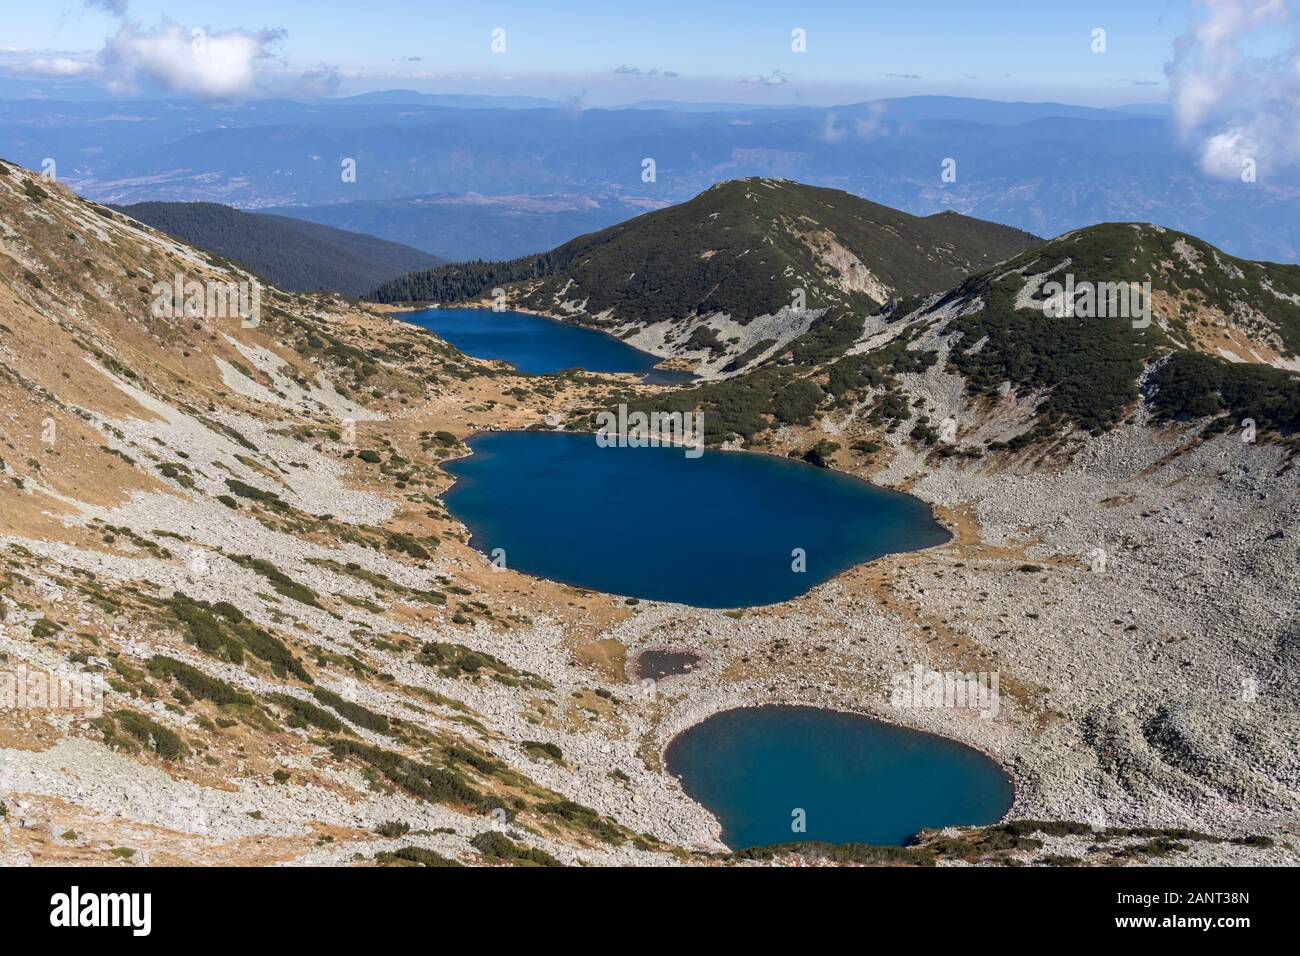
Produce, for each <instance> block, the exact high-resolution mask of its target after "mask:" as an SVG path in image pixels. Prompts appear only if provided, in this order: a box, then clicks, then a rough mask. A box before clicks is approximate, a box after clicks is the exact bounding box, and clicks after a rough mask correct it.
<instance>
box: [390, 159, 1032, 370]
mask: <svg viewBox="0 0 1300 956" xmlns="http://www.w3.org/2000/svg"><path fill="white" fill-rule="evenodd" d="M1038 243H1039V240H1038V239H1036V238H1035V237H1034V236H1031V235H1029V234H1028V233H1024V232H1021V231H1020V230H1017V229H1010V228H1008V227H1005V226H999V225H997V224H995V223H990V222H984V221H982V220H979V219H971V218H969V217H967V216H961V215H957V214H956V213H942V214H939V215H935V216H928V217H917V216H910V215H908V214H907V213H903V212H899V211H897V210H895V209H890V208H888V207H886V206H880V205H877V204H876V203H872V202H868V201H867V200H865V199H859V198H858V197H856V196H851V195H849V194H848V193H844V192H840V191H838V190H834V189H820V188H817V187H813V186H805V185H802V184H799V183H794V182H790V181H788V180H781V179H742V180H734V181H731V182H725V183H720V184H718V185H716V186H714V187H712V188H711V189H708V190H706V191H705V192H703V193H701V194H700V195H699V196H697V197H695V198H694V199H692V200H690V201H689V202H684V203H681V204H680V205H676V206H671V207H669V208H667V209H662V210H658V211H656V212H652V213H647V214H646V215H644V216H639V217H637V218H635V219H631V220H628V221H627V222H624V223H620V224H618V225H616V226H611V227H610V228H608V229H604V230H602V231H600V232H596V233H592V234H591V235H587V236H581V237H579V238H577V239H575V240H573V241H572V242H569V243H566V244H565V245H562V246H560V247H558V248H556V249H553V250H551V251H550V252H548V253H546V254H544V255H542V256H534V257H530V258H527V259H520V260H515V261H514V262H508V263H462V264H459V265H453V266H445V267H442V268H438V269H433V270H429V271H426V272H421V273H416V274H413V275H410V276H406V277H404V278H402V279H400V280H396V281H394V282H391V283H386V284H385V285H382V286H380V287H379V288H378V289H377V290H376V291H375V293H374V298H375V299H376V300H377V301H380V302H385V303H393V302H402V301H416V300H428V301H437V302H449V301H457V300H467V299H476V298H478V297H480V296H482V295H490V294H491V293H492V290H493V289H494V288H501V289H503V292H504V294H505V298H506V300H507V301H508V302H509V303H510V304H511V305H513V306H516V307H519V308H523V309H525V310H528V311H534V312H542V313H545V314H548V315H556V316H560V317H562V318H565V319H567V320H569V321H573V322H579V323H582V324H584V325H589V326H592V327H595V328H599V329H602V330H604V331H608V332H611V333H613V334H615V335H618V336H619V337H621V338H625V339H627V340H628V341H630V342H631V343H632V344H634V345H636V346H637V347H639V348H642V349H645V350H647V351H650V352H653V353H654V354H657V355H663V356H686V357H689V358H690V359H692V360H693V361H694V362H696V363H697V364H698V365H700V366H702V367H703V368H704V369H707V370H709V371H718V370H720V369H722V368H723V367H724V366H727V365H729V364H731V363H732V362H733V361H734V360H735V359H736V357H737V356H740V355H743V354H746V353H753V351H754V349H755V348H756V347H757V346H758V345H759V344H760V343H764V344H765V348H764V351H767V352H770V351H772V350H774V349H777V348H778V347H780V346H782V345H784V344H786V343H788V342H789V341H790V339H791V338H793V337H794V336H796V335H798V334H800V333H802V332H804V331H806V330H807V329H808V327H809V325H810V324H811V323H812V322H813V321H814V320H815V319H817V318H819V317H820V316H822V315H825V314H827V313H828V312H838V311H841V310H844V309H853V310H856V311H860V312H871V311H876V310H877V309H879V308H880V307H881V306H882V305H884V304H885V303H886V302H888V301H890V300H891V299H897V298H903V297H908V296H914V295H919V294H923V293H930V292H939V291H942V290H945V289H948V288H951V287H952V286H953V285H955V284H957V283H958V282H959V281H961V280H962V279H963V278H965V277H966V276H968V275H970V274H971V273H973V272H976V271H978V270H980V269H982V268H985V267H987V266H990V265H992V264H994V263H996V262H998V261H1000V260H1002V259H1006V258H1009V257H1011V256H1013V255H1015V254H1016V253H1019V252H1022V251H1024V250H1026V249H1029V248H1032V247H1034V246H1036V245H1037V244H1038ZM741 364H744V363H741Z"/></svg>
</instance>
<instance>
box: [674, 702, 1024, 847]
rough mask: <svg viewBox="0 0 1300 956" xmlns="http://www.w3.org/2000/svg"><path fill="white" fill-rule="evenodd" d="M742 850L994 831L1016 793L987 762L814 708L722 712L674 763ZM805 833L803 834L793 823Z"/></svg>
mask: <svg viewBox="0 0 1300 956" xmlns="http://www.w3.org/2000/svg"><path fill="white" fill-rule="evenodd" d="M664 759H665V763H666V764H667V767H668V771H669V772H670V773H672V774H675V775H676V776H678V777H680V778H681V781H682V787H683V789H684V790H685V791H686V792H687V794H689V795H690V797H691V799H693V800H695V801H696V802H697V803H699V804H701V805H702V806H704V807H707V808H708V809H709V810H710V811H711V812H712V813H713V815H714V816H716V817H717V818H718V820H719V822H720V823H721V824H722V839H723V842H724V843H726V844H727V846H729V847H731V848H732V849H743V848H746V847H751V846H769V845H771V844H774V843H791V842H798V841H803V840H821V841H825V842H828V843H872V844H876V845H882V846H883V845H892V846H898V845H902V844H903V843H904V842H906V841H907V839H908V838H909V837H911V836H914V835H915V834H916V833H917V832H918V831H920V830H922V829H924V828H926V827H941V826H955V825H972V826H974V825H984V824H990V823H996V822H997V821H998V820H999V819H1001V818H1002V816H1003V814H1005V813H1006V812H1007V810H1008V809H1010V807H1011V803H1012V801H1013V799H1014V798H1015V791H1014V787H1013V785H1012V783H1011V780H1010V778H1009V777H1008V776H1007V775H1006V773H1005V772H1004V771H1003V770H1002V769H1001V768H1000V767H999V766H998V765H997V764H996V763H994V762H993V761H992V760H990V759H989V758H988V757H986V756H985V755H984V754H982V753H980V752H979V751H977V750H974V749H972V748H970V747H967V746H965V745H964V744H959V743H957V742H956V741H953V740H947V739H945V738H943V737H935V736H932V735H930V734H923V733H920V732H918V731H914V730H908V729H906V728H902V727H895V726H893V725H891V724H886V723H883V722H881V721H878V720H872V719H871V718H869V717H862V716H859V715H856V714H844V713H838V712H835V711H830V710H822V709H819V708H815V707H746V708H741V709H737V710H728V711H723V712H722V713H720V714H716V715H714V716H713V717H710V718H709V719H708V720H705V721H704V722H703V723H700V724H697V725H696V726H694V727H691V728H689V729H688V730H686V731H685V732H683V733H681V734H679V735H678V736H677V737H675V738H673V740H672V742H671V743H670V744H669V746H668V750H667V752H666V753H665V755H664ZM796 809H801V810H803V811H804V812H805V820H806V826H807V830H806V832H804V833H797V832H794V831H793V830H792V828H791V824H792V821H793V819H794V818H793V817H792V813H793V812H794V810H796Z"/></svg>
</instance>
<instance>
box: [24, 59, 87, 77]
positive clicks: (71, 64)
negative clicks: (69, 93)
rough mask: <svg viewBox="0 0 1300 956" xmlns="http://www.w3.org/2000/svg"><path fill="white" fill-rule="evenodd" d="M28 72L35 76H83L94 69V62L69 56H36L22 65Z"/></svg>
mask: <svg viewBox="0 0 1300 956" xmlns="http://www.w3.org/2000/svg"><path fill="white" fill-rule="evenodd" d="M24 69H25V70H26V72H28V73H34V74H36V75H37V76H84V75H85V74H87V73H93V72H94V71H95V64H94V63H88V62H86V61H85V60H74V59H72V58H71V57H66V56H56V57H37V58H36V59H34V60H31V61H29V62H28V63H26V64H25V65H24Z"/></svg>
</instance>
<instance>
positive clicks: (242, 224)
mask: <svg viewBox="0 0 1300 956" xmlns="http://www.w3.org/2000/svg"><path fill="white" fill-rule="evenodd" d="M113 208H115V209H117V210H119V211H120V212H123V213H125V214H126V215H128V216H130V217H132V218H133V219H137V220H139V221H140V222H143V223H145V224H146V225H150V226H153V227H154V228H155V229H158V230H159V231H161V232H165V233H167V235H169V236H172V237H173V238H175V239H179V240H181V241H182V242H184V243H187V244H189V245H192V246H197V247H198V248H200V249H206V250H208V251H209V252H215V253H216V254H218V255H220V256H223V257H225V258H226V259H231V260H233V261H235V262H238V263H239V264H241V265H243V266H244V267H246V268H247V269H249V270H250V271H251V272H253V273H255V274H257V275H259V276H261V277H262V278H264V279H266V280H268V281H269V282H271V283H273V284H275V285H277V286H279V287H280V288H282V289H288V290H290V291H293V292H340V293H343V294H344V295H351V296H359V295H362V294H364V293H365V292H367V291H369V290H370V289H372V288H374V287H375V285H376V284H378V283H382V282H385V281H387V280H388V279H391V278H393V277H394V276H399V275H402V274H404V273H406V272H408V271H411V270H413V269H424V268H430V267H432V266H436V265H438V264H440V263H441V262H442V260H440V259H438V258H437V257H436V256H431V255H429V254H428V253H426V252H421V251H420V250H419V249H412V248H411V247H409V246H403V245H400V244H399V243H396V242H389V241H387V240H384V239H376V238H375V237H374V236H367V235H363V234H361V233H358V232H348V231H346V230H343V229H334V228H331V227H329V226H321V225H317V224H316V223H311V222H304V221H302V220H300V219H288V218H285V217H283V216H268V215H263V214H260V213H248V212H241V211H240V210H238V209H231V208H230V207H229V206H221V205H218V204H216V203H206V202H195V203H184V202H177V203H160V202H150V203H136V204H135V205H131V206H115V207H113Z"/></svg>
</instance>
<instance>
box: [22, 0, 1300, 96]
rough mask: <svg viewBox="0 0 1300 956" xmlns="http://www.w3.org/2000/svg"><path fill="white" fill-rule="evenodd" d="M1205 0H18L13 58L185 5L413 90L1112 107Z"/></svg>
mask: <svg viewBox="0 0 1300 956" xmlns="http://www.w3.org/2000/svg"><path fill="white" fill-rule="evenodd" d="M1287 2H1289V0H1287ZM114 5H117V6H118V7H119V8H121V7H125V16H124V17H118V16H114V15H113V14H111V13H110V12H108V11H107V10H106V9H101V8H111V7H113V6H114ZM1190 6H1191V0H1090V2H1089V3H1087V4H1083V3H1055V2H1045V0H1037V2H1034V0H980V2H968V0H908V2H905V3H898V2H897V0H894V2H822V3H817V2H810V3H808V2H806V3H793V2H789V0H785V2H775V0H747V2H735V0H721V2H718V0H714V2H702V0H691V2H681V0H649V2H645V3H636V2H611V0H603V2H594V0H570V2H565V0H554V2H549V3H540V2H536V0H529V2H497V3H481V2H464V0H462V2H455V3H447V2H438V0H433V2H430V0H315V2H309V0H280V2H273V0H91V2H89V3H86V2H83V0H54V2H53V3H47V4H22V5H14V6H13V7H11V8H10V10H9V11H8V13H7V16H6V23H5V33H4V36H3V38H0V47H3V48H5V49H6V51H7V52H6V58H5V60H3V61H0V62H3V64H4V65H5V67H6V69H7V70H8V71H9V72H10V73H15V72H21V71H22V70H23V69H26V68H30V69H35V70H37V71H38V72H44V73H45V74H47V75H49V74H52V73H56V72H59V71H62V72H63V73H71V72H73V71H75V70H77V69H80V68H79V67H78V66H76V64H77V63H80V62H83V61H87V62H88V61H92V60H94V59H95V58H97V57H98V56H99V51H101V50H102V49H103V48H104V47H105V43H106V40H107V39H108V38H109V37H111V36H113V35H115V34H117V33H118V32H119V31H120V30H122V29H124V27H125V28H128V29H131V30H133V31H135V32H134V34H133V36H134V37H135V38H137V39H138V38H139V36H141V35H148V34H149V33H150V32H151V31H156V30H157V29H158V27H159V25H160V24H161V23H162V22H163V18H167V19H168V20H170V21H172V22H173V23H175V24H178V25H180V26H181V27H183V28H184V29H185V31H186V33H187V34H188V31H189V30H191V29H192V28H196V27H202V28H204V29H206V30H208V31H210V32H212V33H213V35H214V36H215V35H218V34H220V33H222V32H224V31H241V32H243V33H252V34H259V33H260V31H283V36H277V38H275V39H271V38H270V37H269V34H267V35H263V39H265V40H266V47H265V49H266V50H267V51H270V52H273V53H274V57H272V58H266V59H264V60H263V61H262V62H261V64H260V66H259V70H263V71H270V72H274V73H281V74H284V75H286V76H287V75H295V74H301V73H302V72H303V71H306V70H313V69H316V70H319V69H320V68H322V67H328V68H330V69H333V70H337V71H338V72H337V76H338V77H339V78H340V82H341V85H340V87H339V89H340V90H341V91H342V92H358V91H361V90H367V89H384V88H392V87H397V86H401V87H409V88H415V89H422V90H426V91H430V92H479V93H515V94H521V95H522V94H532V95H542V96H550V97H570V96H572V97H581V98H582V100H583V101H584V102H586V103H587V104H589V105H608V104H611V103H618V102H628V101H633V100H639V99H684V100H701V99H710V100H726V101H740V102H756V103H757V102H763V103H798V102H802V103H810V104H814V103H815V104H831V103H837V102H850V101H861V100H864V99H871V98H874V97H877V96H893V95H906V94H909V93H918V94H919V93H942V94H950V95H964V96H987V97H993V98H998V99H1026V100H1045V99H1054V100H1064V101H1068V102H1074V103H1085V104H1097V105H1104V104H1118V103H1134V102H1153V101H1161V100H1164V99H1165V97H1166V95H1167V85H1166V81H1165V74H1164V68H1165V65H1166V63H1167V62H1168V61H1169V60H1170V58H1171V57H1172V54H1173V48H1174V42H1175V40H1176V39H1177V37H1178V36H1179V34H1180V33H1182V32H1183V31H1184V30H1186V29H1187V26H1188V23H1189V17H1190V16H1191V15H1192V11H1191V10H1190V9H1189V7H1190ZM498 27H500V28H504V30H505V31H506V34H505V40H506V51H505V52H504V53H499V54H497V53H493V52H492V50H491V40H490V34H491V31H492V30H493V29H494V28H498ZM796 27H797V28H802V29H804V30H805V31H806V35H807V52H804V53H796V52H793V51H792V50H791V31H792V30H793V29H794V28H796ZM1095 28H1102V29H1104V30H1105V31H1106V38H1105V39H1106V50H1105V52H1104V53H1096V52H1094V51H1093V49H1092V45H1093V36H1092V31H1093V30H1094V29H1095ZM155 52H157V51H155ZM158 55H159V56H160V57H161V56H163V54H158ZM24 57H25V58H26V59H24ZM65 61H70V62H71V63H72V65H68V62H65ZM33 63H34V64H36V65H35V66H32V64H33ZM24 64H26V66H24ZM166 68H167V65H166V64H165V63H164V65H163V67H161V68H160V69H166ZM620 68H622V70H621V72H619V70H620ZM651 71H654V72H651ZM672 74H676V75H672ZM87 75H89V74H87Z"/></svg>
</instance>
